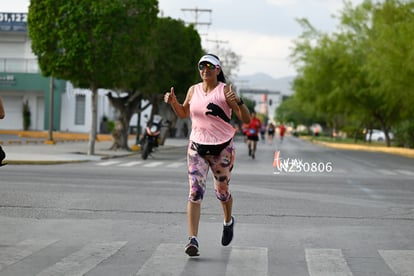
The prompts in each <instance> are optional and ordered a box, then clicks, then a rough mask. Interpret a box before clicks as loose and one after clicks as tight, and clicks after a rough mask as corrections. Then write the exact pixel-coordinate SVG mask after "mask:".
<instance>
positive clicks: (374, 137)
mask: <svg viewBox="0 0 414 276" xmlns="http://www.w3.org/2000/svg"><path fill="white" fill-rule="evenodd" d="M388 134H389V136H390V139H391V140H393V139H394V134H393V133H392V132H389V133H388ZM370 135H371V141H376V142H383V141H385V133H384V131H382V130H380V129H372V134H371V131H370V130H368V131H367V133H366V135H365V140H366V141H369V136H370Z"/></svg>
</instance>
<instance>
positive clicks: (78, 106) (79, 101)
mask: <svg viewBox="0 0 414 276" xmlns="http://www.w3.org/2000/svg"><path fill="white" fill-rule="evenodd" d="M85 102H86V99H85V95H76V103H75V125H85Z"/></svg>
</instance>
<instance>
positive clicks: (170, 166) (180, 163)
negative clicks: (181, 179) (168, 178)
mask: <svg viewBox="0 0 414 276" xmlns="http://www.w3.org/2000/svg"><path fill="white" fill-rule="evenodd" d="M183 165H184V163H183V162H173V163H170V164H168V165H166V166H165V167H167V168H178V167H181V166H183Z"/></svg>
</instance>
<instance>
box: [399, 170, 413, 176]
mask: <svg viewBox="0 0 414 276" xmlns="http://www.w3.org/2000/svg"><path fill="white" fill-rule="evenodd" d="M397 172H399V173H401V174H405V175H414V172H413V171H407V170H397Z"/></svg>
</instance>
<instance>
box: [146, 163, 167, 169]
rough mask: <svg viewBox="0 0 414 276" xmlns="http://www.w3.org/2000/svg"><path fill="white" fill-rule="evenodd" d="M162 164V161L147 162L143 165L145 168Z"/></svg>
mask: <svg viewBox="0 0 414 276" xmlns="http://www.w3.org/2000/svg"><path fill="white" fill-rule="evenodd" d="M163 164H164V162H149V163H146V164H144V165H143V166H144V167H145V168H154V167H161V166H162V165H163Z"/></svg>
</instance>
